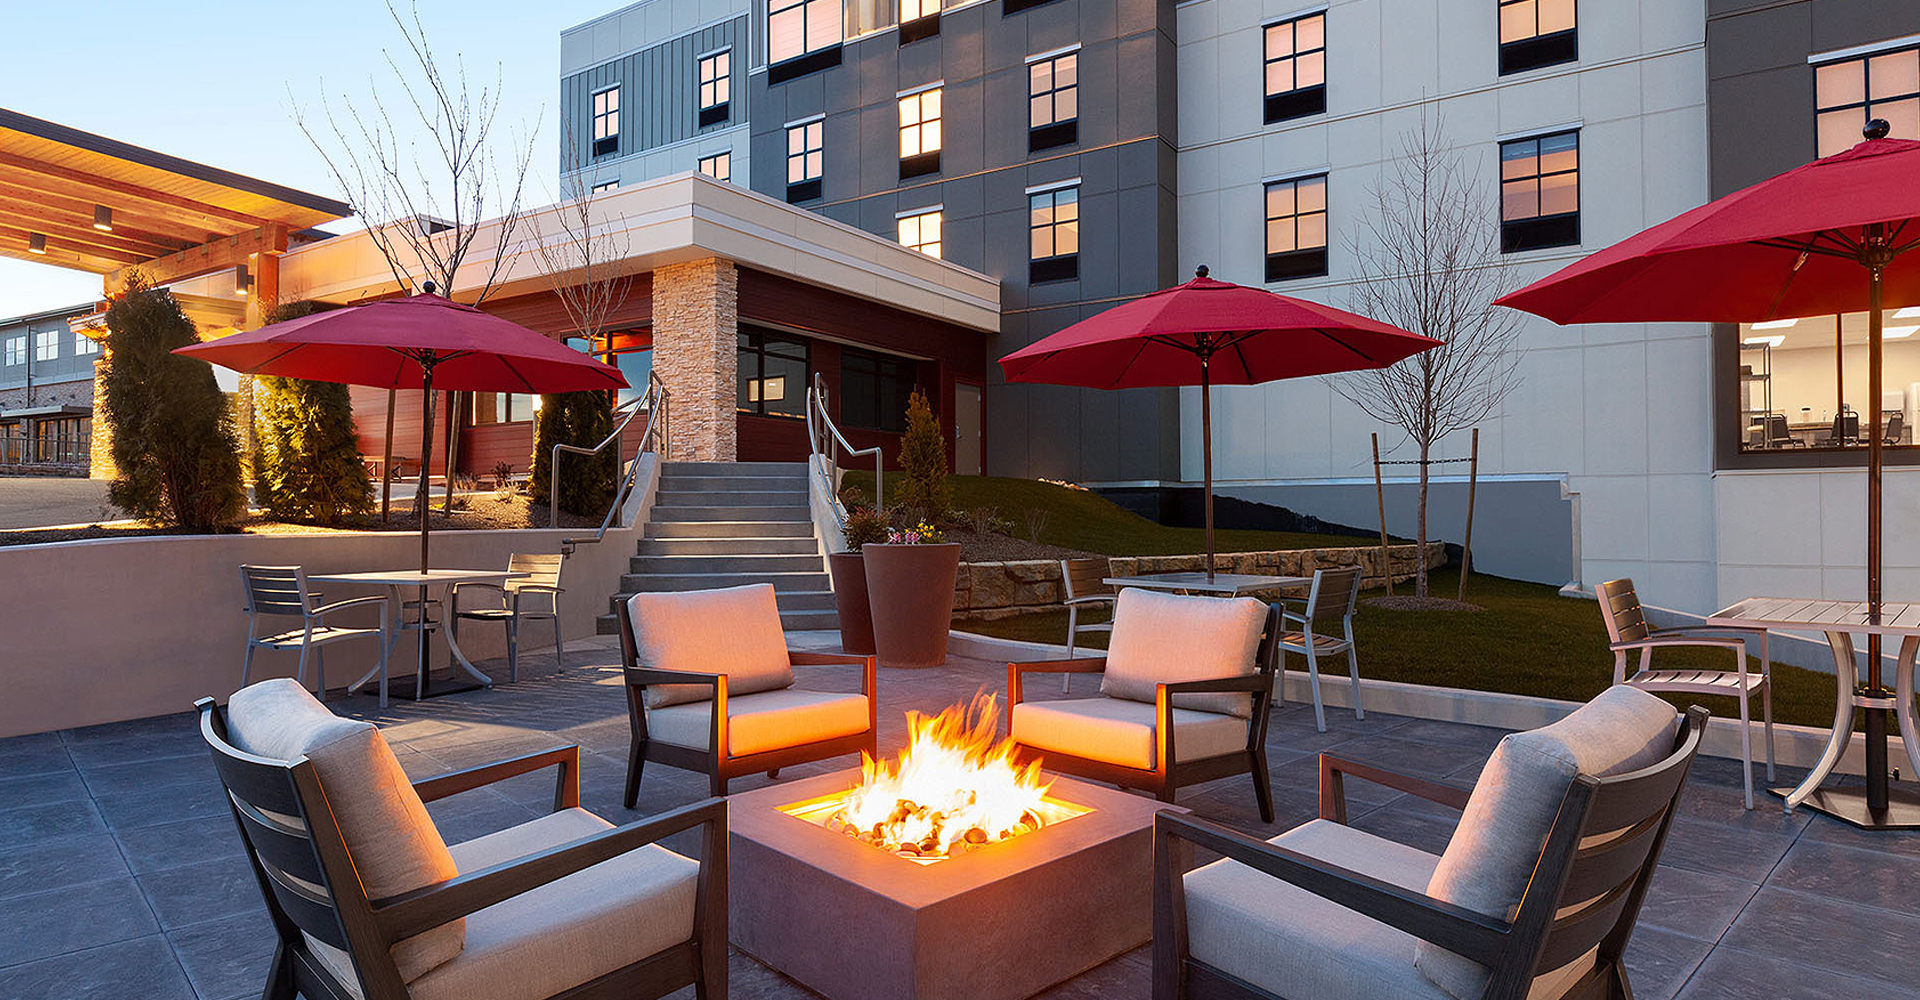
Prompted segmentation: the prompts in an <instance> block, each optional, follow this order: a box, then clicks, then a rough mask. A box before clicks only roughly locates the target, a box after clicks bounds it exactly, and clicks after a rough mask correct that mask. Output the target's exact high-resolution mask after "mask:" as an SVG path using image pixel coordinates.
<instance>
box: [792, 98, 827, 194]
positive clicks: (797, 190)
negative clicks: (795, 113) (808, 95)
mask: <svg viewBox="0 0 1920 1000" xmlns="http://www.w3.org/2000/svg"><path fill="white" fill-rule="evenodd" d="M816 128H817V129H819V145H817V146H815V145H809V143H811V142H812V141H813V139H812V135H813V133H812V132H811V131H810V130H812V129H816ZM796 130H799V131H800V133H801V139H800V141H801V148H800V151H799V152H798V153H796V152H794V149H793V133H794V132H795V131H796ZM782 134H783V135H785V136H786V140H787V149H786V165H787V202H788V203H789V204H792V203H795V202H802V201H812V200H813V199H815V198H818V197H820V195H821V192H822V189H823V188H824V184H823V183H822V180H823V179H824V178H825V177H826V175H827V139H826V137H827V118H826V116H825V115H815V116H814V117H812V118H805V119H802V120H800V121H796V122H788V123H787V125H786V127H785V129H784V131H783V133H782ZM811 157H818V163H819V169H818V171H817V172H815V173H811V174H809V173H807V171H808V170H809V169H810V166H811V164H812V163H813V162H814V161H813V160H811V159H810V158H811ZM796 158H798V159H799V160H800V161H801V167H800V169H801V175H802V176H801V177H800V179H798V180H795V179H794V176H793V161H794V160H795V159H796Z"/></svg>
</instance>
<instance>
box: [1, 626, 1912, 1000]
mask: <svg viewBox="0 0 1920 1000" xmlns="http://www.w3.org/2000/svg"><path fill="white" fill-rule="evenodd" d="M834 641H837V635H835V634H833V633H827V634H824V635H823V634H809V635H803V636H800V637H797V639H796V644H806V645H813V646H824V645H827V644H830V643H831V642H834ZM617 660H618V653H617V652H616V651H615V650H614V649H613V648H612V647H611V646H610V645H609V644H608V643H607V642H605V641H599V642H589V643H581V644H577V645H576V646H575V647H574V648H572V649H570V650H569V664H568V669H567V670H566V671H564V672H561V673H554V672H552V664H551V658H550V657H544V658H543V657H541V656H530V657H529V658H528V662H527V663H525V664H523V669H522V677H521V680H520V682H519V683H517V684H502V685H500V686H499V687H497V688H495V689H494V690H491V691H485V692H473V693H469V694H463V695H455V696H451V697H447V698H441V699H436V700H432V701H429V702H427V703H425V704H421V705H415V704H413V703H410V702H397V703H395V704H394V706H393V707H391V708H390V709H388V710H386V711H384V712H382V711H380V710H378V709H377V707H376V706H375V704H374V702H373V700H372V699H371V698H367V697H353V698H338V697H336V699H335V701H334V702H333V703H332V704H333V707H334V708H335V710H336V711H340V712H342V713H343V714H353V715H357V716H361V717H364V718H369V719H373V720H375V721H377V722H379V723H380V724H381V725H382V726H383V727H384V729H385V730H386V733H387V736H388V739H389V740H390V741H391V742H392V744H393V746H394V749H395V752H396V753H397V754H398V755H399V757H400V761H401V763H402V764H403V765H404V766H405V767H406V769H407V771H408V773H409V774H411V775H413V776H415V777H416V778H417V777H425V776H429V775H432V774H435V773H438V772H441V771H446V770H450V769H453V768H459V767H466V766H470V765H473V764H478V763H483V762H485V761H489V760H494V759H497V758H500V757H506V756H510V755H514V754H519V753H525V752H530V751H533V750H537V749H542V748H545V747H549V746H553V745H557V744H561V743H578V744H580V746H581V747H582V750H583V753H582V758H581V772H582V773H581V800H582V805H584V806H585V807H586V808H588V809H591V810H593V811H594V812H596V813H599V814H600V815H602V816H605V817H607V818H608V819H610V820H612V821H614V822H623V821H627V820H631V819H635V818H639V817H641V816H644V815H648V814H652V813H656V812H659V811H662V810H665V809H669V808H672V807H675V806H679V805H683V804H685V803H689V802H694V801H697V800H698V799H700V798H702V797H703V796H704V795H705V788H706V785H705V779H704V778H703V777H701V776H698V775H693V774H690V773H687V772H681V771H675V770H673V769H670V768H666V767H662V766H659V765H653V766H650V767H649V768H648V770H647V773H646V779H645V782H644V784H643V785H642V787H641V793H640V808H639V809H638V810H636V811H634V812H628V811H627V810H625V809H623V808H621V805H620V788H621V780H622V775H623V771H624V768H625V757H624V755H625V752H626V746H627V720H626V716H625V709H624V707H623V706H624V701H623V698H622V693H621V690H620V686H619V685H620V678H619V671H618V668H617ZM486 668H487V669H488V670H489V672H491V673H493V674H494V675H495V676H496V677H499V678H504V675H505V668H504V665H503V664H500V663H498V662H495V663H493V664H489V665H487V667H486ZM798 672H799V674H800V676H801V680H800V683H801V686H803V687H814V688H820V689H827V690H854V689H856V688H857V686H858V677H857V673H856V670H855V669H854V668H840V667H801V668H798ZM1005 676H1006V675H1005V666H1004V665H1003V664H1000V663H990V662H984V661H980V660H970V659H964V658H955V659H953V660H952V661H951V662H949V663H948V664H947V665H946V666H944V667H940V668H935V669H931V670H919V671H893V670H882V671H881V678H880V690H881V696H882V701H881V711H880V720H881V744H882V749H883V750H884V751H887V752H891V751H892V750H894V749H897V748H898V746H899V744H900V742H901V741H902V740H903V739H904V736H905V724H904V721H903V719H902V712H903V711H904V710H906V709H909V708H920V709H928V710H934V709H938V708H941V707H943V706H945V705H947V704H950V703H952V702H954V701H956V700H961V699H965V698H967V697H970V696H971V695H972V694H973V693H974V692H975V691H976V690H978V689H980V688H983V687H984V688H986V689H987V690H990V691H1000V690H1001V689H1002V688H1003V687H1004V684H1005ZM1078 683H1080V684H1087V683H1089V681H1088V680H1087V679H1081V680H1079V681H1078ZM1037 687H1038V688H1040V689H1041V690H1037V691H1034V692H1033V693H1032V694H1033V696H1035V697H1047V696H1049V695H1052V696H1055V697H1057V696H1058V693H1057V688H1054V689H1053V690H1051V691H1048V690H1045V689H1047V688H1051V687H1052V685H1047V684H1041V685H1038V686H1037ZM1087 690H1088V691H1090V690H1091V688H1088V689H1087ZM1328 723H1329V725H1330V726H1331V727H1332V729H1331V731H1330V732H1327V733H1324V734H1322V733H1317V732H1315V731H1314V728H1313V720H1312V713H1311V711H1310V710H1307V709H1303V708H1301V707H1299V706H1290V707H1288V708H1286V709H1283V710H1280V711H1278V712H1276V714H1275V718H1274V720H1273V725H1272V729H1271V733H1270V736H1269V745H1270V747H1271V753H1272V767H1273V779H1274V795H1275V807H1276V811H1277V812H1278V817H1277V818H1278V822H1277V823H1275V824H1273V825H1270V826H1269V825H1265V824H1262V823H1260V822H1259V818H1258V816H1257V814H1256V812H1255V809H1254V804H1253V794H1252V790H1251V786H1250V784H1249V782H1248V780H1247V779H1246V778H1245V777H1240V778H1232V779H1223V780H1221V781H1218V782H1214V783H1212V784H1208V785H1201V786H1196V787H1193V788H1190V789H1187V790H1186V791H1185V792H1183V793H1182V795H1181V796H1180V804H1182V805H1184V806H1187V807H1189V808H1191V809H1193V811H1194V812H1195V813H1197V814H1198V815H1200V816H1202V817H1206V818H1209V819H1213V820H1217V821H1219V822H1222V823H1226V824H1229V825H1231V826H1234V827H1237V828H1239V829H1242V830H1245V831H1247V832H1249V833H1252V834H1255V835H1257V836H1260V837H1269V836H1272V835H1274V834H1275V833H1278V832H1280V831H1281V830H1284V829H1287V828H1289V827H1291V826H1293V825H1295V824H1298V823H1301V822H1303V821H1305V820H1307V819H1309V818H1311V817H1312V816H1313V815H1314V814H1315V796H1316V791H1315V788H1316V768H1317V764H1316V762H1315V758H1314V754H1315V753H1316V752H1318V751H1321V750H1338V752H1340V753H1341V754H1343V755H1346V756H1350V757H1355V758H1359V759H1363V760H1373V761H1379V762H1383V763H1386V764H1389V765H1392V766H1396V767H1399V768H1401V769H1404V770H1408V771H1412V772H1415V773H1421V774H1426V775H1433V776H1440V775H1444V776H1451V777H1455V778H1459V779H1463V780H1471V779H1472V778H1473V777H1474V776H1475V775H1476V774H1477V773H1478V771H1479V768H1480V766H1481V763H1482V761H1483V760H1484V758H1485V756H1486V754H1487V753H1488V752H1489V751H1490V750H1491V749H1492V747H1493V745H1494V743H1495V742H1496V741H1497V740H1498V739H1499V738H1500V736H1501V733H1500V732H1499V731H1497V730H1492V729H1485V728H1480V727H1474V726H1463V725H1456V724H1450V723H1442V722H1432V721H1425V720H1418V719H1409V718H1404V717H1395V716H1382V715H1378V714H1374V715H1369V716H1368V717H1367V718H1366V720H1365V721H1358V720H1355V719H1354V718H1353V716H1352V715H1351V714H1350V713H1342V712H1337V711H1330V712H1329V713H1328ZM851 763H853V762H852V761H851V760H842V761H834V762H830V763H827V764H821V765H813V766H809V767H805V768H795V769H792V770H793V771H794V772H797V773H817V772H819V771H824V770H832V769H838V768H840V767H845V766H848V765H849V764H851ZM551 774H552V772H551V771H548V772H544V773H542V774H539V775H531V776H527V777H524V778H518V779H514V780H513V781H509V782H506V783H503V784H500V785H496V786H494V787H492V788H489V789H484V790H480V791H475V792H469V793H466V794H463V795H459V796H455V797H453V798H451V799H448V800H445V801H442V802H437V803H434V804H433V805H432V806H430V807H429V808H430V811H431V812H432V813H433V815H434V818H435V820H436V821H437V822H438V824H439V825H440V830H441V833H442V834H443V835H444V836H445V837H446V839H447V840H448V841H449V842H457V841H460V840H464V839H467V838H470V837H475V836H479V835H481V834H483V833H487V832H489V831H492V830H496V829H499V828H502V827H505V826H508V825H511V824H514V823H518V822H521V821H524V820H527V819H530V818H532V817H534V816H535V815H537V814H538V813H539V812H540V811H542V809H543V808H544V804H545V803H547V802H550V796H551V794H552V777H551ZM1782 777H1783V778H1791V777H1797V775H1782ZM766 780H767V779H765V778H764V777H756V778H753V779H749V780H745V781H742V782H738V783H736V785H735V788H736V790H738V789H744V788H749V787H758V786H759V785H761V784H764V783H766ZM1349 794H1350V796H1351V801H1352V803H1353V806H1352V822H1353V824H1354V825H1355V826H1357V827H1360V828H1362V829H1366V830H1369V831H1371V832H1373V833H1377V834H1381V835H1383V836H1388V837H1392V838H1395V839H1398V840H1402V841H1405V842H1407V843H1410V844H1413V845H1415V846H1418V847H1421V848H1424V849H1426V850H1429V851H1439V850H1441V849H1442V848H1443V847H1444V846H1445V844H1446V841H1447V837H1448V836H1449V834H1450V832H1451V830H1452V826H1453V823H1454V821H1455V819H1456V817H1455V815H1454V814H1452V813H1450V812H1448V811H1446V810H1444V809H1441V808H1439V807H1433V806H1429V805H1427V804H1424V803H1422V802H1419V801H1417V800H1413V799H1410V798H1407V797H1405V796H1400V795H1396V794H1390V793H1387V792H1386V791H1385V790H1383V789H1381V788H1379V787H1377V786H1367V785H1364V784H1362V783H1359V782H1350V783H1349ZM1682 809H1683V811H1684V816H1683V817H1682V818H1681V819H1679V820H1678V821H1677V823H1676V826H1675V829H1674V831H1673V835H1672V837H1671V839H1670V841H1669V843H1668V846H1667V850H1666V855H1665V858H1664V863H1663V865H1662V867H1661V870H1660V874H1659V876H1658V878H1657V880H1656V881H1655V883H1654V887H1653V892H1652V894H1651V896H1650V898H1649V899H1648V902H1647V905H1646V909H1645V912H1644V914H1643V915H1642V918H1641V921H1640V927H1639V930H1638V932H1637V933H1636V934H1635V935H1634V938H1633V943H1632V945H1631V947H1630V949H1629V952H1628V957H1629V959H1630V965H1631V969H1632V980H1633V986H1634V990H1635V993H1636V995H1637V996H1639V997H1642V998H1646V1000H1666V998H1670V997H1676V996H1678V997H1681V998H1684V1000H1709V998H1736V997H1737V998H1749V997H1782V998H1794V997H1806V998H1816V997H1818V998H1825V997H1835V996H1856V995H1872V996H1876V997H1879V998H1885V1000H1893V998H1916V1000H1920V949H1916V948H1915V947H1914V942H1916V941H1920V893H1916V892H1915V891H1913V887H1915V886H1920V834H1892V835H1869V834H1864V833H1861V832H1858V831H1855V830H1853V829H1852V828H1850V827H1847V826H1845V825H1843V824H1840V823H1837V822H1834V821H1832V820H1829V819H1826V818H1825V817H1818V816H1813V817H1810V816H1807V815H1800V816H1795V817H1791V818H1789V817H1786V816H1783V815H1782V814H1781V812H1780V810H1779V808H1778V806H1777V805H1776V804H1775V800H1769V801H1766V802H1763V803H1761V808H1759V809H1756V810H1755V811H1753V812H1747V811H1745V810H1743V809H1742V808H1741V806H1740V783H1739V773H1738V766H1737V765H1735V764H1733V763H1731V762H1727V761H1722V760H1716V759H1706V758H1703V759H1702V760H1701V762H1700V764H1699V766H1698V767H1696V769H1695V772H1694V777H1693V780H1692V782H1691V785H1690V787H1689V789H1688V791H1687V794H1686V796H1685V798H1684V800H1683V803H1682ZM0 927H3V928H5V929H6V930H5V933H3V934H0V997H6V998H14V997H18V998H35V1000H41V998H44V1000H77V998H141V1000H177V998H178V1000H185V998H198V1000H229V998H235V997H243V996H258V995H259V994H260V988H261V985H262V983H263V981H264V977H265V974H266V963H267V958H268V954H269V952H270V950H271V941H270V938H269V933H270V932H269V926H268V923H267V920H266V917H265V910H264V908H263V906H262V904H261V902H260V898H259V892H258V889H257V887H256V885H255V883H254V881H253V878H252V876H251V874H250V873H249V872H248V870H247V868H246V865H245V863H244V860H243V858H242V856H241V854H240V844H239V840H238V834H237V833H236V832H235V830H234V828H233V823H232V820H231V818H230V817H229V815H228V813H227V810H226V806H225V804H224V802H223V801H222V797H221V794H220V789H219V786H218V784H217V783H216V782H215V779H214V777H213V773H212V768H211V765H210V764H209V761H208V756H207V751H206V749H205V748H204V746H203V745H202V744H201V743H200V740H199V735H198V732H197V730H196V728H195V726H194V723H193V720H192V717H191V715H189V714H180V715H174V716H166V717H162V718H155V719H146V720H141V721H138V722H128V723H119V724H114V725H107V726H95V727H90V728H86V729H76V730H68V731H65V732H59V733H47V734H42V735H38V736H26V737H17V738H13V739H7V740H0ZM1149 971H1150V970H1149V959H1148V956H1147V951H1146V950H1145V949H1140V950H1138V951H1135V952H1132V953H1130V954H1127V955H1123V956H1121V957H1119V958H1117V959H1115V960H1113V961H1112V962H1109V963H1107V964H1106V965H1104V966H1101V967H1099V968H1097V969H1094V970H1092V971H1090V972H1088V973H1086V974H1085V975H1082V976H1080V977H1079V978H1077V979H1074V980H1071V981H1069V982H1066V983H1063V984H1060V985H1059V986H1057V987H1055V988H1053V989H1052V990H1050V991H1048V992H1047V993H1045V994H1043V996H1045V997H1047V998H1049V1000H1067V998H1082V997H1085V998H1093V997H1100V998H1144V997H1146V996H1148V995H1149V980H1148V977H1149ZM732 994H733V995H734V996H735V997H741V998H749V1000H760V998H789V997H793V998H801V997H808V996H812V994H811V993H809V992H808V991H807V990H805V989H803V988H801V987H799V986H798V985H796V984H794V983H793V982H792V981H790V980H788V979H786V978H785V977H783V976H781V975H779V974H778V973H776V972H773V971H772V970H770V969H767V968H766V967H764V966H761V965H760V964H758V963H757V962H754V961H753V960H752V959H750V958H747V957H745V956H742V955H735V956H734V959H733V967H732ZM685 995H686V996H687V997H691V996H692V992H691V990H688V991H686V993H685Z"/></svg>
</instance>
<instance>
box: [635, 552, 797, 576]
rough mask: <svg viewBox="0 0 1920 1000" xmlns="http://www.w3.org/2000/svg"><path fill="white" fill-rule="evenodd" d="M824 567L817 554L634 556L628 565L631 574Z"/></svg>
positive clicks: (757, 572)
mask: <svg viewBox="0 0 1920 1000" xmlns="http://www.w3.org/2000/svg"><path fill="white" fill-rule="evenodd" d="M824 566H825V563H824V562H823V561H822V560H821V558H820V554H819V553H818V552H810V553H802V554H799V555H791V554H770V553H752V554H747V555H740V554H734V555H672V556H634V557H633V558H632V559H629V560H628V561H627V572H629V573H665V574H668V575H673V574H677V573H742V574H746V575H748V576H759V575H761V574H763V573H818V572H820V570H821V569H822V568H823V567H824Z"/></svg>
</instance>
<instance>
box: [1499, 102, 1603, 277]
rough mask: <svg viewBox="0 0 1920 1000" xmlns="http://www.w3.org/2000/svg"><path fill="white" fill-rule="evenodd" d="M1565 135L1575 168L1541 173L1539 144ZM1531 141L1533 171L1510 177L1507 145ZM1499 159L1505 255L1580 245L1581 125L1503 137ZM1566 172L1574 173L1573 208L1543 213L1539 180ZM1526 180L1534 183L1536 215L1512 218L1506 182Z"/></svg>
mask: <svg viewBox="0 0 1920 1000" xmlns="http://www.w3.org/2000/svg"><path fill="white" fill-rule="evenodd" d="M1562 136H1572V137H1573V169H1571V170H1555V171H1549V172H1541V170H1540V158H1541V150H1540V145H1539V144H1540V143H1542V142H1544V141H1546V140H1548V139H1558V138H1561V137H1562ZM1529 142H1530V143H1533V144H1534V153H1533V160H1534V173H1532V174H1528V175H1525V176H1519V177H1508V176H1507V174H1506V166H1505V164H1506V162H1507V155H1506V154H1507V147H1509V146H1515V145H1519V144H1521V143H1529ZM1496 162H1497V163H1499V164H1500V167H1499V185H1500V197H1499V206H1500V252H1501V253H1503V254H1511V253H1527V252H1529V251H1533V250H1546V249H1550V248H1553V247H1567V246H1579V245H1580V240H1581V235H1580V210H1581V206H1582V201H1583V199H1582V198H1581V195H1580V173H1581V166H1580V128H1579V127H1578V126H1574V127H1569V128H1556V129H1550V130H1548V131H1545V132H1538V133H1534V134H1532V135H1521V136H1514V137H1512V138H1509V139H1501V140H1499V147H1498V151H1497V153H1496ZM1566 174H1572V175H1573V211H1571V212H1556V213H1553V214H1551V215H1547V214H1543V213H1541V212H1540V182H1541V181H1543V180H1545V179H1546V178H1548V177H1559V176H1564V175H1566ZM1523 180H1531V181H1533V182H1534V214H1533V215H1530V216H1524V217H1521V218H1516V219H1509V218H1507V204H1506V201H1507V198H1506V191H1507V185H1508V184H1510V183H1513V182H1515V181H1523Z"/></svg>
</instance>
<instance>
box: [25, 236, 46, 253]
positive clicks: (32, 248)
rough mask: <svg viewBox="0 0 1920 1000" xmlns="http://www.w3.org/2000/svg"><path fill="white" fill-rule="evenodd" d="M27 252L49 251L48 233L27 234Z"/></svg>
mask: <svg viewBox="0 0 1920 1000" xmlns="http://www.w3.org/2000/svg"><path fill="white" fill-rule="evenodd" d="M27 252H28V253H37V254H44V253H46V252H47V234H46V233H28V234H27Z"/></svg>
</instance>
